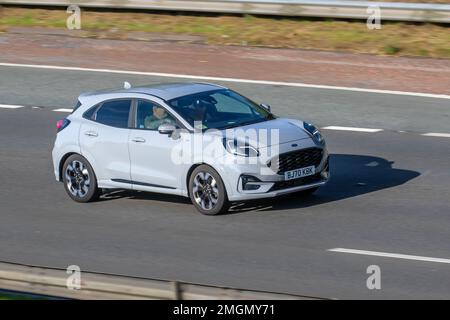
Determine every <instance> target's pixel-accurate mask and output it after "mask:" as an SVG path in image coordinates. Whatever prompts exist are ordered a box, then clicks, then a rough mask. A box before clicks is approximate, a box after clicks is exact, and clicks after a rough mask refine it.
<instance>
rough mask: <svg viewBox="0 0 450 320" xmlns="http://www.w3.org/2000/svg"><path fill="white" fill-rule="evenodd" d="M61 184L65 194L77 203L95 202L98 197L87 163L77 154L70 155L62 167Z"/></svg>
mask: <svg viewBox="0 0 450 320" xmlns="http://www.w3.org/2000/svg"><path fill="white" fill-rule="evenodd" d="M62 176H63V182H64V188H65V189H66V192H67V194H68V195H69V196H70V197H71V198H72V199H73V200H75V201H77V202H89V201H93V200H96V199H97V198H98V197H99V195H100V190H99V189H98V187H97V178H96V177H95V174H94V170H93V169H92V167H91V165H90V164H89V162H88V161H87V160H86V159H85V158H84V157H82V156H80V155H78V154H74V155H71V156H70V157H69V158H67V160H66V161H65V162H64V165H63V174H62Z"/></svg>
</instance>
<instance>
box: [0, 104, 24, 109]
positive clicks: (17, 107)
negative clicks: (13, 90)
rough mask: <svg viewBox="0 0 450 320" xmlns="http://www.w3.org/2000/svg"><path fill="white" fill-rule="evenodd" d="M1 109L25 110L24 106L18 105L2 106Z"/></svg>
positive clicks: (0, 105)
mask: <svg viewBox="0 0 450 320" xmlns="http://www.w3.org/2000/svg"><path fill="white" fill-rule="evenodd" d="M0 108H3V109H19V108H23V106H18V105H14V104H0Z"/></svg>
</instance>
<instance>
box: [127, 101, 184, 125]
mask: <svg viewBox="0 0 450 320" xmlns="http://www.w3.org/2000/svg"><path fill="white" fill-rule="evenodd" d="M162 124H172V125H177V121H176V120H175V118H174V117H173V116H172V115H170V114H169V113H168V112H167V111H166V109H164V108H163V107H161V106H160V105H157V104H155V103H152V102H151V101H147V100H138V101H137V109H136V128H137V129H148V130H158V127H159V126H160V125H162Z"/></svg>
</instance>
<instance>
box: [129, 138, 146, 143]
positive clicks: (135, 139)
mask: <svg viewBox="0 0 450 320" xmlns="http://www.w3.org/2000/svg"><path fill="white" fill-rule="evenodd" d="M131 141H133V142H140V143H142V142H145V139H144V138H139V137H136V138H133V139H131Z"/></svg>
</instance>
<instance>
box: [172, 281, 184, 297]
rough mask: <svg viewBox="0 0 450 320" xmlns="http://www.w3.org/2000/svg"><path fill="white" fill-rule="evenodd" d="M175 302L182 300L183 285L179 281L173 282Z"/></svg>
mask: <svg viewBox="0 0 450 320" xmlns="http://www.w3.org/2000/svg"><path fill="white" fill-rule="evenodd" d="M172 287H173V298H174V300H182V292H181V285H180V283H179V282H178V281H173V282H172Z"/></svg>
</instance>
